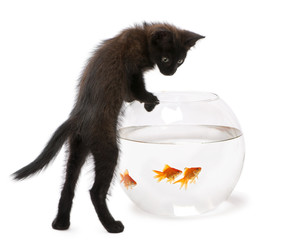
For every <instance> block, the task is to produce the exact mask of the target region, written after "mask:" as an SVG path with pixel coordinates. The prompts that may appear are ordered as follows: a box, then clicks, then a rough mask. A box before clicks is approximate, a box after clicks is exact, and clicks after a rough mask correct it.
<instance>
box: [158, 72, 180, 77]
mask: <svg viewBox="0 0 285 240" xmlns="http://www.w3.org/2000/svg"><path fill="white" fill-rule="evenodd" d="M160 72H161V73H162V74H163V75H165V76H172V75H173V74H174V73H175V72H176V71H171V72H170V71H160Z"/></svg>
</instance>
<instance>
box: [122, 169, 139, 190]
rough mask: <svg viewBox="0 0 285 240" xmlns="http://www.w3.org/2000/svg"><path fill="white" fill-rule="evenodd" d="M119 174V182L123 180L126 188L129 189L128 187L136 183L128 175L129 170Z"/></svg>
mask: <svg viewBox="0 0 285 240" xmlns="http://www.w3.org/2000/svg"><path fill="white" fill-rule="evenodd" d="M120 175H121V183H122V182H124V185H125V187H126V188H127V189H129V187H130V188H132V187H134V186H136V185H137V183H136V181H135V180H134V179H132V178H131V177H130V175H129V171H128V170H127V169H126V171H125V173H124V175H123V174H120Z"/></svg>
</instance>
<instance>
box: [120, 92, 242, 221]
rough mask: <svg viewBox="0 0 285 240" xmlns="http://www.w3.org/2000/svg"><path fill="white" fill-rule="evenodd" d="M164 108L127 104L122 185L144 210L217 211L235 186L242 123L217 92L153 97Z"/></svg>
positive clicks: (122, 139) (181, 213)
mask: <svg viewBox="0 0 285 240" xmlns="http://www.w3.org/2000/svg"><path fill="white" fill-rule="evenodd" d="M155 95H156V96H157V97H158V99H159V101H160V104H158V105H157V106H156V107H155V108H154V109H153V111H151V112H148V111H146V110H145V108H144V104H143V103H139V102H137V101H134V102H132V103H130V104H126V107H125V109H124V110H123V111H124V115H123V117H122V122H121V127H120V129H119V136H120V138H119V139H120V149H121V151H120V164H119V170H118V171H119V174H118V175H119V182H120V185H121V186H122V188H123V190H124V192H125V193H126V194H127V195H128V196H129V198H130V199H131V200H132V201H133V202H134V203H135V204H136V205H137V206H138V207H139V208H141V209H143V210H145V211H147V212H149V213H153V214H158V215H165V216H191V215H197V214H201V213H204V212H207V211H209V210H212V209H214V208H216V207H217V206H218V205H219V204H220V203H222V202H223V201H225V200H226V199H227V198H228V197H229V196H230V194H231V192H232V191H233V189H234V187H235V185H236V184H237V182H238V180H239V177H240V174H241V171H242V167H243V162H244V155H245V146H244V137H243V133H242V130H241V127H240V125H239V123H238V120H237V118H236V116H235V115H234V113H233V112H232V111H231V109H230V108H229V107H228V105H226V103H225V102H224V101H223V100H222V99H221V98H220V97H219V96H218V95H216V94H213V93H205V92H161V93H155Z"/></svg>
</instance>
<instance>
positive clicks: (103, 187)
mask: <svg viewBox="0 0 285 240" xmlns="http://www.w3.org/2000/svg"><path fill="white" fill-rule="evenodd" d="M115 142H116V141H115ZM91 151H92V154H93V155H94V159H95V182H94V185H93V186H92V188H91V190H90V196H91V200H92V203H93V205H94V207H95V210H96V212H97V215H98V217H99V220H100V221H101V223H102V225H103V226H104V227H105V229H106V230H107V231H108V232H110V233H120V232H122V231H123V230H124V225H123V224H122V223H121V222H120V221H115V220H114V218H113V217H112V215H111V213H110V212H109V210H108V207H107V203H106V196H107V193H108V190H109V187H110V184H111V181H112V178H113V175H114V171H115V168H116V165H117V159H118V147H117V144H116V143H110V142H107V141H100V142H97V143H95V144H94V145H93V147H92V150H91Z"/></svg>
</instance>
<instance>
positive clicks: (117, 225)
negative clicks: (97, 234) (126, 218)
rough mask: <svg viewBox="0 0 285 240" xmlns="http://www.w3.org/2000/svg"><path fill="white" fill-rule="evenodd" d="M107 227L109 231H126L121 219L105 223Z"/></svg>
mask: <svg viewBox="0 0 285 240" xmlns="http://www.w3.org/2000/svg"><path fill="white" fill-rule="evenodd" d="M105 228H106V230H107V231H108V232H109V233H120V232H123V231H124V225H123V224H122V222H120V221H114V222H112V223H109V224H108V225H105Z"/></svg>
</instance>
